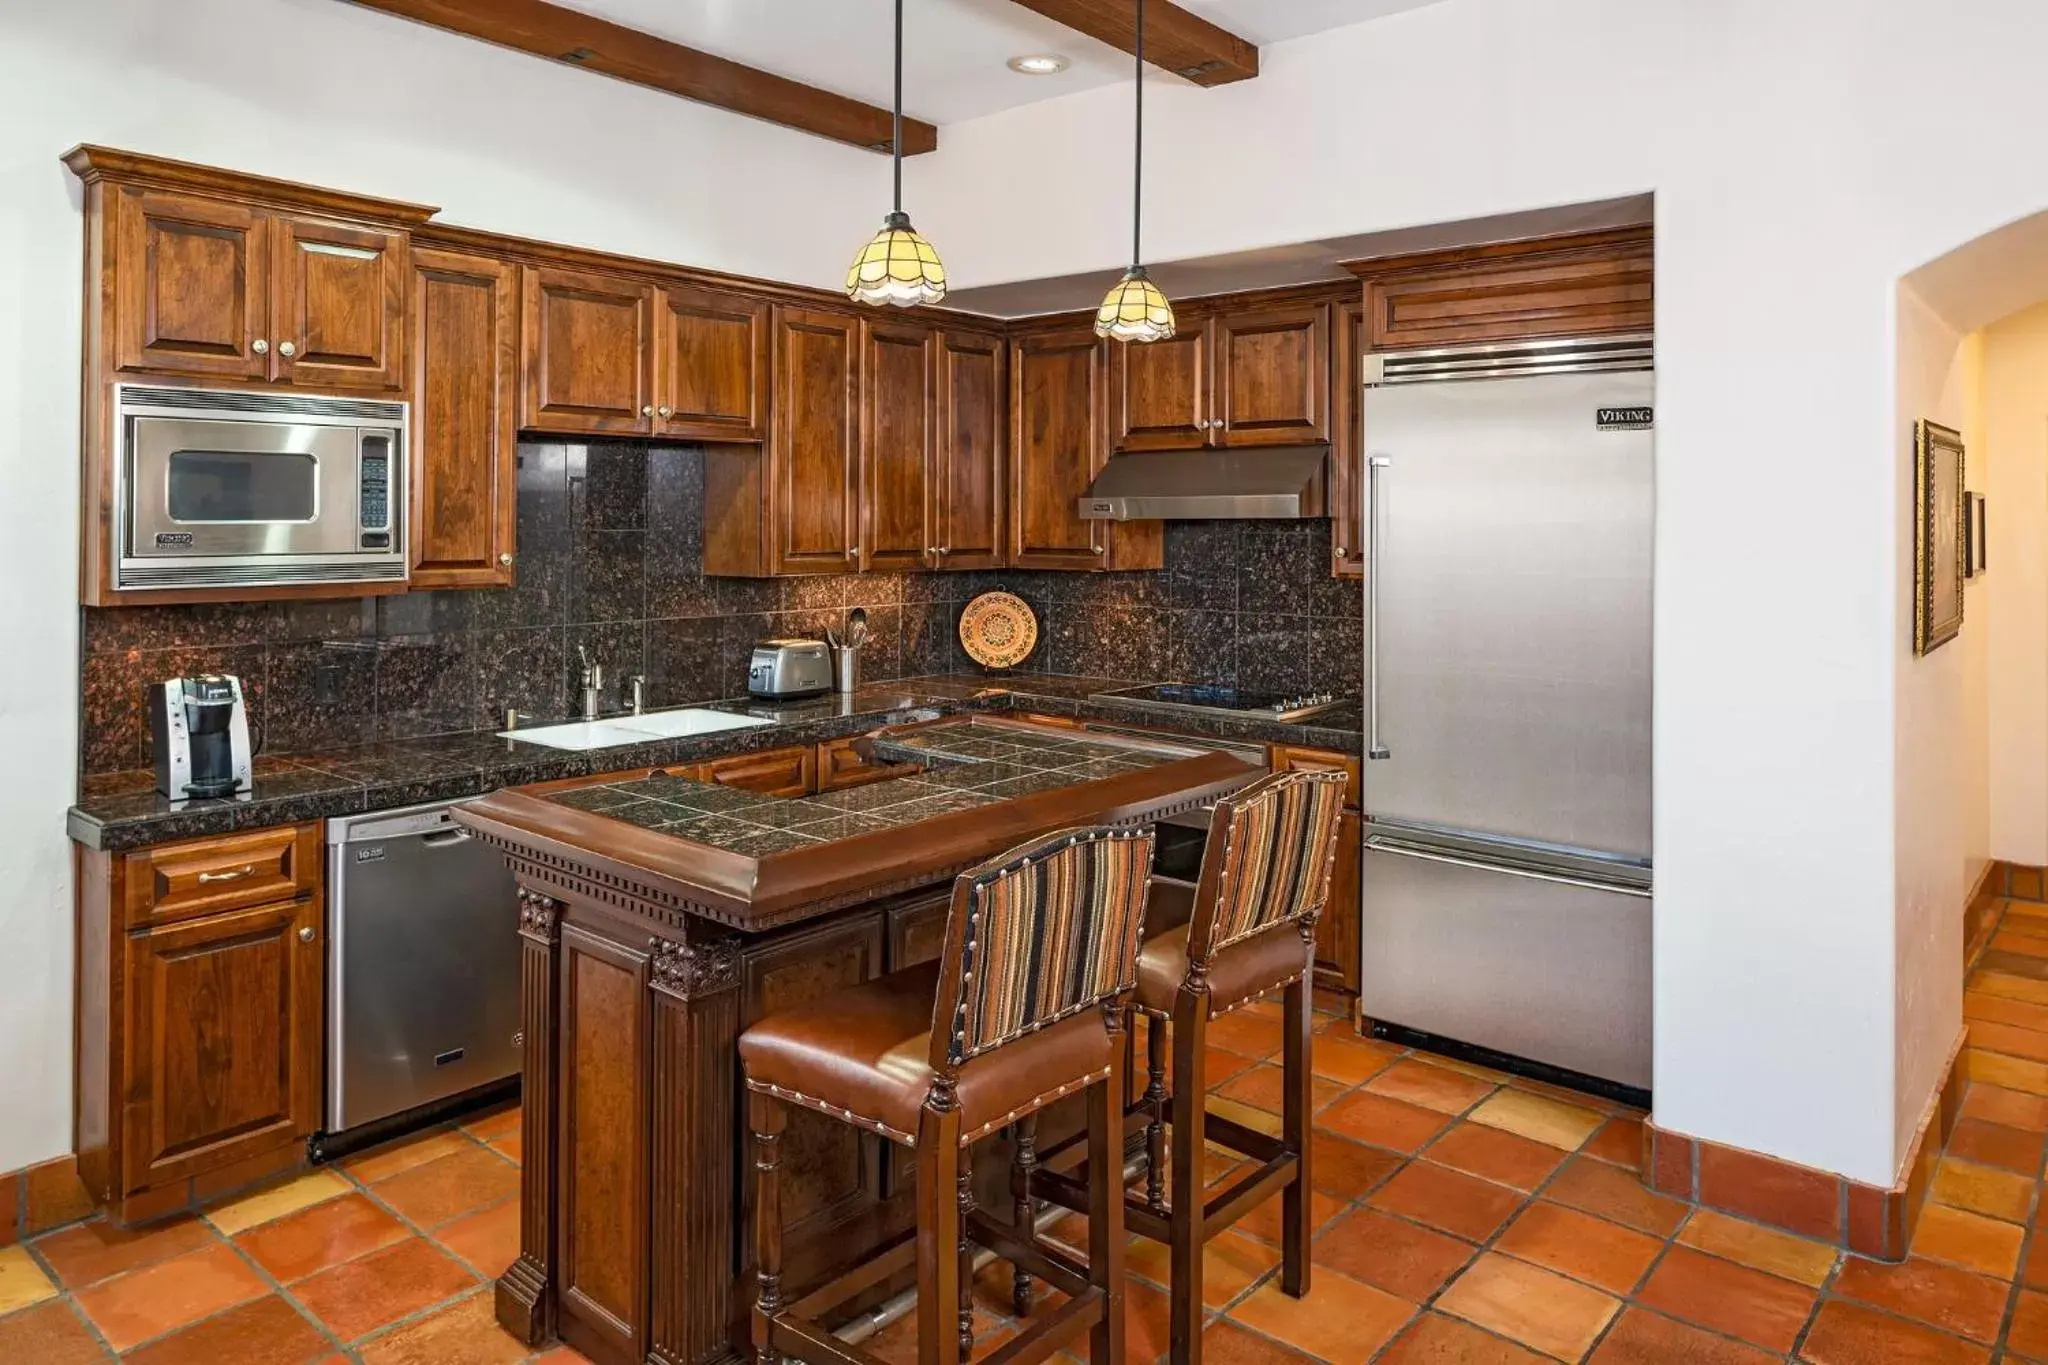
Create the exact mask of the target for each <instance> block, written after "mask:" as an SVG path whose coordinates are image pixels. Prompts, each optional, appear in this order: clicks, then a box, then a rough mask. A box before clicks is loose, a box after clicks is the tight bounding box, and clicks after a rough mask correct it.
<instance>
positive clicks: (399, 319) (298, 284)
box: [270, 214, 410, 389]
mask: <svg viewBox="0 0 2048 1365" xmlns="http://www.w3.org/2000/svg"><path fill="white" fill-rule="evenodd" d="M270 221H271V234H270V237H271V240H270V259H271V269H272V272H273V273H272V279H271V287H270V312H271V336H270V342H271V360H272V365H273V369H272V377H273V378H277V379H284V380H289V381H290V382H291V383H294V384H306V385H318V386H320V387H323V388H337V389H402V388H404V387H405V330H406V329H405V287H406V283H407V264H408V262H407V258H408V255H409V254H410V253H409V249H408V243H407V238H406V235H405V234H404V233H402V232H392V231H389V230H385V229H380V228H369V227H356V226H350V225H348V224H344V223H330V222H327V221H324V220H322V219H317V218H305V217H300V216H297V215H283V214H280V215H278V216H277V217H274V218H272V219H271V220H270Z"/></svg>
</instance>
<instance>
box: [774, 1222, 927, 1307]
mask: <svg viewBox="0 0 2048 1365" xmlns="http://www.w3.org/2000/svg"><path fill="white" fill-rule="evenodd" d="M916 1260H917V1229H916V1228H912V1229H910V1230H909V1231H908V1232H904V1233H902V1234H900V1235H899V1236H897V1237H896V1238H895V1240H893V1241H891V1242H889V1243H888V1244H887V1245H886V1246H884V1247H882V1248H881V1249H880V1250H879V1251H876V1252H873V1253H871V1254H870V1255H868V1256H865V1257H863V1258H862V1259H861V1262H860V1264H859V1265H856V1266H853V1267H851V1268H850V1269H847V1270H844V1271H841V1272H840V1273H839V1274H837V1275H835V1276H833V1277H832V1278H831V1279H829V1280H827V1281H826V1282H825V1283H823V1284H821V1285H819V1286H818V1287H817V1288H816V1289H813V1290H812V1291H811V1292H810V1293H808V1294H806V1295H804V1296H803V1297H802V1298H800V1299H798V1300H797V1301H796V1302H794V1303H792V1304H790V1305H789V1308H788V1309H787V1310H786V1311H788V1312H789V1313H791V1314H793V1315H794V1316H796V1317H799V1318H815V1317H820V1316H822V1315H823V1314H824V1313H825V1311H826V1310H827V1309H831V1308H837V1307H838V1306H839V1305H840V1304H842V1303H845V1302H846V1301H847V1300H848V1299H850V1298H852V1297H853V1296H854V1295H856V1294H859V1293H861V1292H863V1291H865V1290H868V1289H872V1288H873V1287H874V1286H876V1285H878V1284H880V1283H881V1282H882V1281H884V1280H886V1279H888V1278H889V1277H890V1276H891V1275H894V1274H896V1273H897V1272H898V1271H902V1270H907V1269H909V1268H910V1266H911V1265H912V1264H913V1263H914V1262H915V1261H916Z"/></svg>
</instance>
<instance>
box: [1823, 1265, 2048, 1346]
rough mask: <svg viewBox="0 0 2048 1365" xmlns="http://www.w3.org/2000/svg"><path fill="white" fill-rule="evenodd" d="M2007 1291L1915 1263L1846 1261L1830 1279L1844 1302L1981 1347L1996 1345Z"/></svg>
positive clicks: (1998, 1282)
mask: <svg viewBox="0 0 2048 1365" xmlns="http://www.w3.org/2000/svg"><path fill="white" fill-rule="evenodd" d="M2011 1289H2012V1287H2011V1285H2009V1284H2007V1283H2006V1282H2005V1281H2003V1280H1992V1279H1987V1278H1985V1277H1984V1276H1982V1275H1973V1274H1971V1273H1970V1272H1969V1271H1967V1270H1957V1269H1956V1268H1954V1267H1953V1266H1945V1265H1942V1264H1940V1263H1939V1262H1936V1261H1926V1260H1919V1259H1909V1260H1906V1261H1904V1262H1902V1263H1900V1264H1898V1265H1885V1264H1883V1263H1881V1262H1878V1261H1866V1260H1864V1259H1863V1258H1862V1257H1860V1256H1851V1257H1849V1258H1848V1259H1847V1260H1846V1261H1844V1262H1843V1263H1842V1273H1841V1274H1840V1275H1838V1276H1836V1277H1835V1293H1837V1294H1839V1295H1841V1296H1843V1297H1844V1298H1850V1299H1855V1300H1857V1301H1859V1302H1861V1303H1867V1304H1871V1305H1872V1306H1874V1307H1877V1308H1886V1309H1890V1310H1891V1311H1892V1312H1894V1313H1898V1314H1901V1315H1903V1316H1905V1317H1909V1318H1918V1319H1919V1320H1920V1321H1922V1322H1925V1323H1930V1324H1932V1325H1933V1326H1936V1327H1939V1328H1941V1329H1942V1330H1943V1331H1945V1332H1954V1333H1955V1334H1957V1335H1958V1336H1965V1337H1970V1338H1973V1339H1974V1340H1977V1341H1986V1342H1989V1341H1996V1340H1997V1339H1998V1327H1999V1323H2000V1322H2001V1321H2002V1320H2003V1319H2004V1317H2005V1301H2006V1298H2007V1297H2008V1295H2009V1294H2010V1293H2011Z"/></svg>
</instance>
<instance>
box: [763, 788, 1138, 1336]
mask: <svg viewBox="0 0 2048 1365" xmlns="http://www.w3.org/2000/svg"><path fill="white" fill-rule="evenodd" d="M1151 862H1152V832H1151V830H1150V829H1138V830H1133V829H1106V828H1105V829H1069V830H1063V831H1061V832H1059V833H1057V834H1052V835H1048V836H1046V837H1045V838H1042V839H1039V840H1035V841H1033V842H1031V843H1028V844H1025V845H1023V846H1021V847H1019V848H1016V849H1013V850H1011V851H1010V852H1009V853H1006V854H1003V855H1002V856H1000V857H998V858H996V859H993V860H992V861H990V862H987V863H984V864H982V865H981V866H980V867H977V868H975V869H973V870H971V871H969V872H965V873H963V874H961V876H960V877H959V878H958V880H956V881H955V882H954V884H953V900H952V905H951V908H950V912H949V915H948V918H947V923H946V940H945V948H944V951H943V952H942V953H941V954H940V957H939V960H938V961H937V962H933V963H928V964H926V965H925V966H923V967H915V968H910V969H908V970H905V971H901V972H894V973H891V974H890V975H888V976H886V977H883V978H881V979H880V980H877V981H872V982H868V983H866V984H864V985H860V986H856V987H852V988H850V989H847V990H843V991H839V992H836V993H834V994H832V995H830V996H827V997H825V998H823V999H821V1000H818V1001H816V1002H814V1003H811V1004H808V1005H805V1006H803V1007H801V1008H799V1009H795V1010H791V1011H788V1012H786V1013H783V1014H778V1015H774V1016H772V1017H770V1018H767V1019H763V1020H761V1021H760V1022H759V1023H757V1024H755V1025H754V1026H753V1027H751V1028H749V1029H747V1030H746V1032H745V1033H743V1034H741V1035H740V1044H739V1047H740V1058H741V1061H742V1063H743V1064H744V1066H745V1068H746V1080H747V1090H748V1092H749V1094H748V1115H749V1123H750V1126H751V1128H752V1131H753V1147H754V1170H755V1178H756V1180H757V1182H758V1185H757V1193H756V1196H755V1205H754V1209H755V1234H754V1240H755V1247H756V1256H757V1261H758V1267H757V1287H758V1293H757V1297H756V1300H755V1304H754V1318H753V1341H754V1353H755V1359H756V1361H757V1362H759V1365H774V1362H775V1360H776V1358H777V1357H778V1356H784V1355H786V1356H791V1357H794V1358H796V1359H798V1360H804V1361H809V1362H812V1365H881V1362H880V1360H879V1358H878V1357H876V1356H874V1355H872V1354H870V1353H868V1352H866V1351H864V1350H862V1349H860V1348H859V1347H858V1346H854V1345H851V1344H848V1343H845V1342H841V1341H839V1340H837V1339H836V1338H835V1337H833V1336H832V1334H831V1332H830V1331H829V1330H827V1329H826V1328H825V1327H824V1326H822V1325H821V1324H820V1322H819V1321H818V1319H819V1318H820V1317H821V1316H822V1315H823V1314H824V1313H826V1312H827V1311H829V1310H830V1309H831V1308H832V1307H833V1306H835V1305H837V1304H840V1303H843V1302H845V1301H846V1300H847V1299H849V1298H851V1297H852V1296H853V1295H856V1294H859V1293H861V1292H863V1291H865V1290H868V1289H870V1288H872V1287H874V1286H875V1285H877V1284H879V1283H881V1282H882V1281H883V1280H885V1279H887V1278H888V1277H889V1276H891V1275H894V1274H896V1273H898V1272H899V1271H901V1270H903V1269H904V1268H905V1267H906V1266H909V1265H911V1264H913V1263H915V1265H916V1267H917V1314H918V1322H917V1336H918V1360H919V1363H920V1365H958V1363H959V1362H960V1361H962V1360H964V1359H965V1358H966V1357H967V1356H969V1355H970V1354H971V1352H972V1348H973V1331H972V1309H971V1305H970V1297H969V1296H970V1292H971V1280H972V1274H971V1269H970V1264H969V1257H970V1253H971V1243H980V1244H981V1245H983V1246H986V1247H989V1248H991V1249H993V1250H994V1251H995V1252H996V1253H997V1254H998V1255H1000V1256H1002V1257H1004V1258H1005V1259H1007V1260H1009V1261H1010V1262H1011V1263H1012V1264H1013V1265H1014V1266H1016V1267H1017V1270H1018V1273H1019V1274H1020V1275H1021V1274H1024V1273H1026V1272H1028V1273H1030V1274H1031V1275H1034V1276H1036V1277H1038V1278H1040V1279H1042V1280H1045V1281H1046V1282H1047V1283H1049V1284H1051V1285H1053V1286H1054V1287H1056V1288H1058V1289H1060V1290H1062V1291H1064V1292H1065V1293H1066V1294H1068V1295H1070V1296H1071V1297H1070V1298H1069V1299H1068V1301H1067V1302H1066V1303H1064V1304H1062V1305H1061V1306H1060V1308H1059V1309H1058V1310H1057V1311H1055V1312H1053V1313H1051V1314H1048V1315H1047V1316H1046V1318H1045V1320H1044V1321H1043V1322H1041V1323H1038V1324H1036V1325H1034V1326H1033V1327H1032V1328H1031V1329H1030V1330H1029V1331H1028V1332H1026V1333H1025V1334H1023V1335H1022V1336H1020V1337H1018V1338H1017V1339H1015V1340H1013V1341H1011V1342H1008V1343H1005V1345H1004V1347H1003V1351H1002V1354H1003V1358H1004V1361H1005V1365H1033V1363H1034V1362H1037V1361H1041V1360H1044V1359H1046V1358H1047V1357H1049V1356H1051V1355H1052V1354H1053V1353H1054V1352H1055V1351H1058V1350H1059V1349H1060V1348H1061V1347H1062V1346H1063V1345H1065V1344H1066V1343H1067V1342H1068V1341H1069V1340H1071V1339H1072V1338H1074V1337H1076V1336H1078V1335H1079V1334H1080V1332H1081V1330H1082V1329H1083V1328H1086V1329H1087V1330H1088V1331H1089V1333H1090V1337H1089V1358H1090V1359H1091V1360H1092V1361H1094V1362H1095V1365H1122V1361H1123V1345H1124V1312H1123V1279H1124V1273H1123V1253H1124V1227H1123V1199H1122V1193H1123V1191H1122V1186H1121V1184H1120V1182H1119V1181H1118V1179H1117V1175H1118V1173H1119V1172H1120V1171H1121V1169H1122V1160H1121V1157H1122V1146H1121V1144H1122V1123H1121V1121H1120V1119H1121V1110H1122V1107H1123V1105H1122V1095H1123V1066H1124V1051H1125V1049H1124V1038H1123V1036H1122V1035H1123V1031H1124V1009H1125V1005H1126V1001H1127V999H1128V997H1129V993H1130V991H1131V990H1132V988H1133V985H1134V983H1135V981H1136V977H1137V953H1138V938H1139V932H1140V929H1141V927H1142V925H1143V922H1144V918H1145V907H1146V902H1147V888H1148V882H1149V872H1150V868H1151ZM1081 1091H1085V1092H1086V1095H1087V1099H1086V1109H1087V1131H1086V1135H1085V1136H1086V1141H1087V1146H1088V1152H1089V1155H1090V1157H1091V1158H1093V1159H1094V1163H1095V1164H1094V1169H1096V1170H1097V1171H1100V1172H1102V1173H1103V1178H1102V1179H1099V1180H1097V1181H1096V1182H1095V1187H1094V1189H1093V1191H1092V1192H1091V1195H1090V1198H1089V1201H1088V1202H1089V1205H1090V1206H1089V1208H1088V1213H1089V1215H1090V1217H1089V1224H1090V1226H1089V1239H1088V1240H1089V1249H1088V1260H1087V1263H1086V1264H1085V1265H1084V1264H1082V1263H1080V1262H1078V1261H1076V1260H1074V1259H1073V1258H1071V1257H1070V1256H1068V1255H1066V1254H1065V1253H1064V1252H1063V1251H1062V1250H1060V1249H1059V1248H1056V1247H1053V1246H1051V1245H1048V1244H1046V1243H1043V1242H1040V1241H1039V1240H1038V1238H1037V1236H1036V1234H1035V1232H1034V1231H1033V1229H1032V1227H1031V1225H1030V1224H1029V1223H1028V1222H1027V1223H1025V1224H1024V1225H1023V1226H1021V1227H1012V1226H1011V1225H1009V1224H1005V1223H997V1222H995V1221H993V1220H992V1219H990V1218H989V1217H988V1216H987V1215H986V1214H984V1213H982V1212H980V1211H979V1210H977V1209H975V1208H974V1206H973V1201H972V1198H971V1196H970V1194H969V1189H968V1175H969V1172H970V1169H971V1163H970V1161H969V1159H968V1154H969V1148H970V1147H971V1146H972V1144H973V1143H975V1142H976V1141H977V1140H979V1139H981V1138H983V1137H985V1136H987V1135H989V1134H990V1133H993V1132H995V1131H996V1130H997V1129H1000V1128H1003V1127H1005V1126H1007V1125H1011V1124H1014V1123H1017V1122H1019V1121H1020V1120H1026V1119H1028V1118H1029V1116H1031V1115H1033V1114H1035V1113H1036V1112H1037V1111H1038V1110H1040V1109H1042V1108H1044V1107H1045V1106H1046V1105H1048V1104H1051V1103H1052V1102H1053V1101H1055V1100H1057V1099H1059V1098H1061V1097H1062V1096H1065V1095H1071V1094H1074V1093H1077V1092H1081ZM789 1105H801V1106H803V1107H805V1108H808V1109H815V1110H817V1111H819V1112H821V1113H824V1114H828V1115H830V1116H832V1117H833V1118H836V1119H840V1120H842V1121H844V1122H847V1123H851V1124H854V1125H855V1126H857V1127H861V1128H866V1129H868V1130H870V1131H873V1132H877V1133H880V1134H882V1135H883V1136H884V1137H887V1138H888V1139H890V1140H891V1141H892V1142H897V1143H901V1144H903V1145H905V1146H908V1147H912V1148H914V1149H915V1151H916V1153H917V1194H916V1200H917V1226H916V1228H915V1229H913V1230H912V1231H910V1232H908V1233H906V1234H905V1235H904V1236H903V1237H901V1238H899V1239H897V1240H896V1241H895V1242H894V1243H892V1244H891V1245H889V1246H888V1247H886V1248H885V1249H883V1250H882V1251H881V1252H879V1253H875V1254H871V1255H869V1256H867V1257H865V1258H864V1259H863V1261H862V1263H861V1264H859V1265H857V1266H855V1267H853V1268H852V1269H850V1270H848V1271H846V1272H844V1273H842V1274H839V1275H837V1276H836V1277H835V1278H833V1279H832V1280H831V1281H830V1282H829V1283H827V1284H825V1285H823V1286H822V1287H820V1288H818V1289H816V1290H814V1291H813V1292H811V1293H809V1294H807V1295H805V1296H804V1297H802V1298H800V1299H798V1300H796V1301H795V1302H794V1303H785V1302H784V1299H783V1293H782V1285H781V1271H782V1209H781V1198H780V1173H779V1169H778V1167H779V1157H778V1154H777V1141H778V1139H779V1137H780V1135H781V1133H782V1130H783V1126H784V1123H785V1121H786V1119H787V1116H788V1110H787V1106H789ZM956 1314H957V1316H956Z"/></svg>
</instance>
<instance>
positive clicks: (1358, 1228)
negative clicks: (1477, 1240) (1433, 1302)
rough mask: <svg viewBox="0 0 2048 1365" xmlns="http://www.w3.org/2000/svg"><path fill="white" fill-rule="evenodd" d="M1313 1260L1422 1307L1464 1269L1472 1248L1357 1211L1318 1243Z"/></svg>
mask: <svg viewBox="0 0 2048 1365" xmlns="http://www.w3.org/2000/svg"><path fill="white" fill-rule="evenodd" d="M1311 1259H1312V1260H1313V1261H1314V1262H1315V1264H1316V1265H1317V1266H1319V1267H1321V1266H1328V1267H1329V1268H1330V1269H1332V1270H1335V1271H1337V1272H1338V1273H1340V1274H1343V1275H1348V1276H1350V1277H1351V1278H1352V1279H1354V1280H1359V1281H1361V1282H1363V1283H1365V1284H1369V1285H1372V1286H1374V1287H1375V1288H1378V1289H1384V1290H1386V1291H1387V1292H1388V1293H1389V1294H1397V1295H1399V1296H1400V1297H1402V1298H1404V1299H1409V1300H1412V1301H1413V1302H1416V1303H1421V1302H1422V1301H1423V1300H1424V1299H1427V1298H1428V1297H1429V1296H1430V1295H1431V1294H1434V1293H1436V1291H1437V1290H1439V1289H1441V1288H1443V1287H1444V1285H1445V1284H1447V1283H1449V1281H1450V1279H1451V1277H1452V1276H1453V1275H1456V1274H1457V1273H1458V1272H1459V1271H1460V1270H1462V1269H1463V1268H1464V1266H1465V1263H1466V1262H1467V1261H1469V1260H1471V1259H1472V1247H1471V1245H1470V1244H1469V1243H1466V1242H1461V1241H1459V1240H1457V1239H1456V1238H1455V1237H1446V1236H1445V1235H1444V1234H1443V1233H1441V1232H1432V1231H1430V1230H1429V1229H1428V1228H1420V1227H1417V1226H1415V1224H1413V1223H1410V1222H1407V1221H1405V1220H1403V1219H1400V1218H1394V1217H1391V1216H1389V1215H1387V1214H1384V1213H1380V1212H1378V1211H1377V1210H1375V1209H1357V1210H1355V1211H1353V1212H1351V1213H1349V1214H1346V1215H1345V1216H1344V1217H1343V1218H1342V1219H1340V1220H1339V1221H1338V1223H1337V1225H1336V1226H1335V1227H1333V1228H1331V1229H1330V1230H1329V1231H1328V1232H1325V1233H1324V1234H1323V1235H1322V1236H1321V1237H1319V1238H1317V1239H1316V1241H1315V1244H1314V1249H1313V1252H1312V1254H1311Z"/></svg>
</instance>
